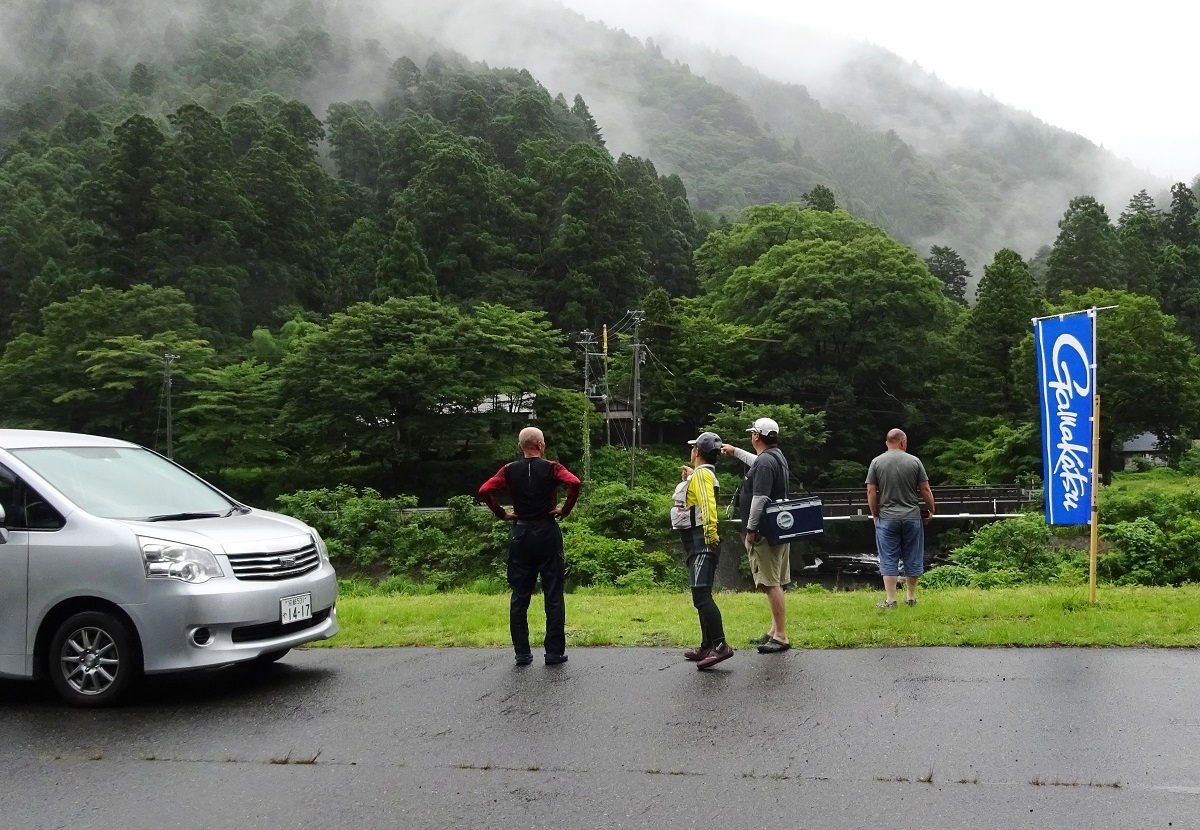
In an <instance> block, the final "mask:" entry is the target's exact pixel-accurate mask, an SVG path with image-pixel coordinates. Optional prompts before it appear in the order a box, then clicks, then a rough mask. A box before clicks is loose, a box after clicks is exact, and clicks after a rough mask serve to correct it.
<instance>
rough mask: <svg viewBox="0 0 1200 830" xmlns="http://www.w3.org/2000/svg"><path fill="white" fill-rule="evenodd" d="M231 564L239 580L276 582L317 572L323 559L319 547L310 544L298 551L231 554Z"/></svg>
mask: <svg viewBox="0 0 1200 830" xmlns="http://www.w3.org/2000/svg"><path fill="white" fill-rule="evenodd" d="M229 564H230V565H232V566H233V575H234V576H236V577H237V578H238V579H246V580H251V581H256V582H275V581H277V580H280V579H292V578H293V577H297V576H302V575H304V574H306V573H308V572H309V571H315V570H316V569H317V568H318V567H319V566H320V564H321V557H320V555H318V554H317V546H316V545H314V544H308V545H305V546H304V547H302V548H299V549H298V550H289V551H282V552H280V553H231V554H229Z"/></svg>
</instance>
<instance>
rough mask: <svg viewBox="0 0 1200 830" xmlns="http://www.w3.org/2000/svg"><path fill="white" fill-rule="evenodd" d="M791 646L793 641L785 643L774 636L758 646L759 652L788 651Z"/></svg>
mask: <svg viewBox="0 0 1200 830" xmlns="http://www.w3.org/2000/svg"><path fill="white" fill-rule="evenodd" d="M791 647H792V644H791V643H785V642H784V641H783V640H776V639H775V638H774V637H771V638H769V639H768V640H767V641H766V642H765V643H763V644H762V645H761V646H759V647H758V653H759V654H779V653H780V652H783V651H787V650H788V649H789V648H791Z"/></svg>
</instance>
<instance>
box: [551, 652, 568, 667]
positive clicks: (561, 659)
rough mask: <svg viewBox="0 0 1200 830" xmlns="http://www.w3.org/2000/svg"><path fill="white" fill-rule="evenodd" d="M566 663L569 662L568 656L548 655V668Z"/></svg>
mask: <svg viewBox="0 0 1200 830" xmlns="http://www.w3.org/2000/svg"><path fill="white" fill-rule="evenodd" d="M565 662H567V655H565V654H547V655H546V665H547V666H557V665H558V664H559V663H565Z"/></svg>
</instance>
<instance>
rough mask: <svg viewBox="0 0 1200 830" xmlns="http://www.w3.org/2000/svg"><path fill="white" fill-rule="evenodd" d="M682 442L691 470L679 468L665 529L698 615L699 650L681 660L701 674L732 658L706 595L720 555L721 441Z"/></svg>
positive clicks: (708, 436)
mask: <svg viewBox="0 0 1200 830" xmlns="http://www.w3.org/2000/svg"><path fill="white" fill-rule="evenodd" d="M688 443H689V444H691V445H692V459H691V460H692V466H691V467H689V466H687V465H684V466H683V467H682V468H681V472H682V478H683V481H681V482H680V484H679V487H677V488H676V495H675V505H674V506H673V507H672V509H671V514H672V520H671V524H672V526H673V527H675V528H676V529H677V530H678V531H679V536H680V539H682V541H683V553H684V556H685V557H686V559H687V567H688V584H689V585H690V586H691V588H692V604H693V605H695V606H696V613H697V614H698V615H699V616H700V637H701V640H700V647H699V648H693V649H688V650H687V651H685V652H684V653H683V656H684V658H685V659H687V660H692V661H695V663H696V668H698V669H701V670H704V669H708V668H711V667H712V666H715V665H716V664H717V663H720V662H721V661H722V660H728V659H729V658H730V657H732V656H733V649H732V648H731V647H730V645H729V644H728V643H727V642H725V628H724V626H723V624H722V622H721V609H719V608H717V603H716V601H715V600H714V599H713V595H712V589H713V582H714V580H715V578H716V574H717V561H718V557H719V552H720V538H719V537H718V535H717V493H716V491H717V472H716V467H715V466H714V465H715V464H716V462H717V457H718V456H719V455H720V452H721V437H720V436H719V435H717V434H716V433H715V432H702V433H700V435H699V437H697V438H695V439H694V440H692V441H689V442H688Z"/></svg>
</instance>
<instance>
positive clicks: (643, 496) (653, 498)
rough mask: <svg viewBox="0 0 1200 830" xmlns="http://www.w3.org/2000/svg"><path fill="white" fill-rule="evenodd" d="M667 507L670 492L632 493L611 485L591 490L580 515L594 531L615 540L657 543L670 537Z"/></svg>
mask: <svg viewBox="0 0 1200 830" xmlns="http://www.w3.org/2000/svg"><path fill="white" fill-rule="evenodd" d="M678 478H679V476H678V474H676V477H675V480H676V481H678ZM670 507H671V491H670V490H667V491H666V492H655V491H653V490H648V489H645V488H643V487H635V488H633V489H632V490H631V489H630V488H629V486H628V485H626V484H620V483H611V484H601V485H599V486H597V487H595V488H594V489H593V490H592V492H591V496H590V498H589V500H588V504H587V505H586V507H584V509H583V511H582V514H583V515H584V516H586V517H587V519H588V521H589V523H590V524H591V526H592V527H593V528H595V529H596V530H597V531H599V532H601V533H604V534H606V535H608V536H611V537H614V538H617V539H658V538H662V537H663V536H664V535H669V532H670V527H671V524H670V521H669V519H668V513H669V511H670Z"/></svg>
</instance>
